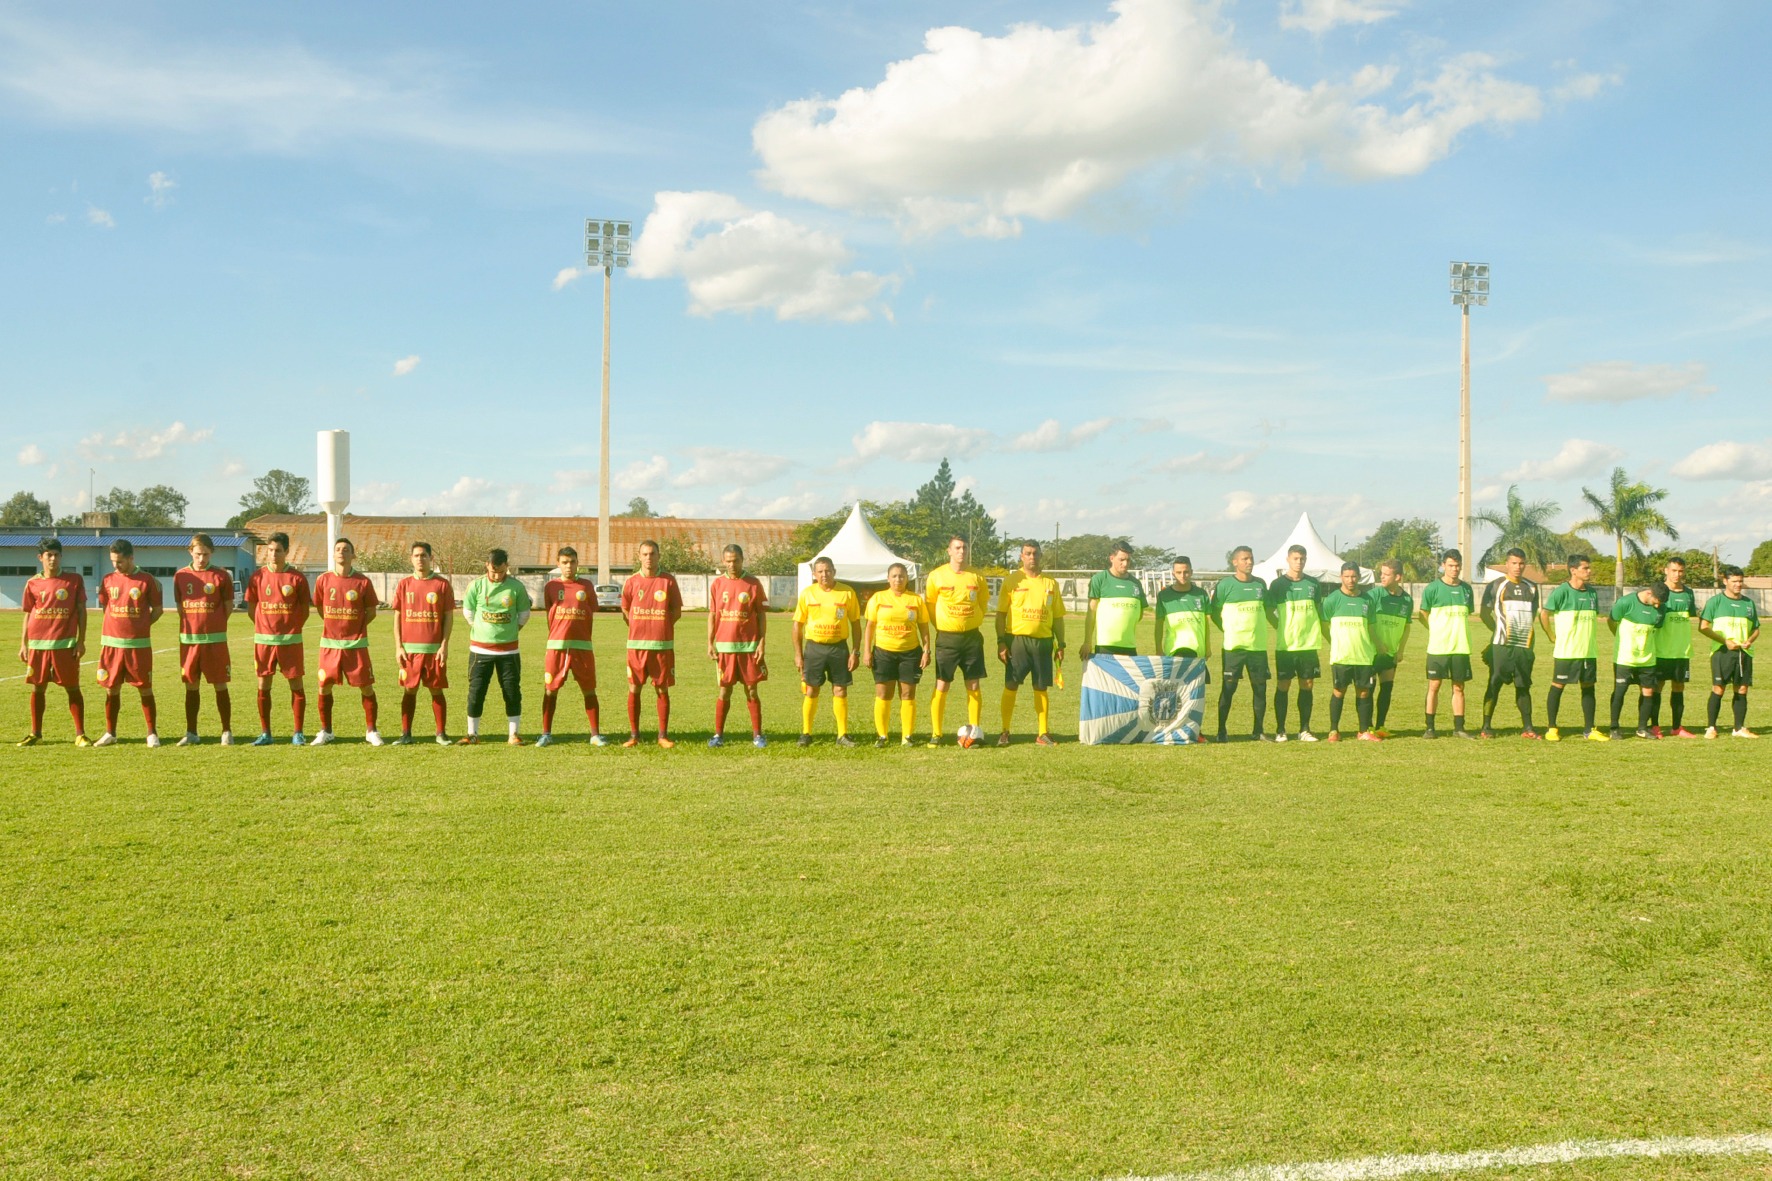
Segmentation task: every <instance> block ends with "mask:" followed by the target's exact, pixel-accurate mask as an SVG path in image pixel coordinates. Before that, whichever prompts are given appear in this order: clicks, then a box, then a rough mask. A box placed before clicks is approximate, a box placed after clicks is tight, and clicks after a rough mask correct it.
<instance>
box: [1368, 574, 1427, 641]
mask: <svg viewBox="0 0 1772 1181" xmlns="http://www.w3.org/2000/svg"><path fill="white" fill-rule="evenodd" d="M1366 597H1367V598H1368V599H1371V600H1372V609H1373V610H1374V611H1376V612H1377V614H1376V615H1375V616H1373V619H1372V624H1373V632H1374V633H1375V636H1374V638H1375V639H1376V640H1377V641H1378V654H1379V655H1380V656H1395V655H1396V654H1397V653H1399V652H1401V651H1402V650H1403V641H1404V640H1406V639H1408V638H1409V621H1410V618H1411V617H1412V616H1414V614H1415V597H1414V596H1413V595H1411V594H1410V593H1409V592H1408V591H1406V590H1403V589H1402V588H1400V587H1399V588H1398V589H1396V590H1394V591H1388V590H1385V589H1384V588H1383V587H1382V586H1375V587H1373V588H1372V589H1371V590H1369V591H1367V592H1366Z"/></svg>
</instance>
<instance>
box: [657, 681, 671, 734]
mask: <svg viewBox="0 0 1772 1181" xmlns="http://www.w3.org/2000/svg"><path fill="white" fill-rule="evenodd" d="M655 696H656V697H657V701H656V703H655V704H656V705H657V706H658V736H659V737H660V738H663V737H664V736H665V735H666V734H667V733H668V732H669V731H670V728H671V695H670V694H669V693H666V692H665V691H664V690H663V689H659V690H657V691H656V693H655Z"/></svg>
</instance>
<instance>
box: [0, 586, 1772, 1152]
mask: <svg viewBox="0 0 1772 1181" xmlns="http://www.w3.org/2000/svg"><path fill="white" fill-rule="evenodd" d="M773 622H774V623H775V626H776V627H777V629H778V632H777V638H778V641H785V639H786V628H785V625H784V624H783V622H782V621H781V619H780V617H777V618H776V620H774V621H773ZM684 626H685V628H686V629H687V630H688V631H689V632H690V634H697V635H698V634H700V630H699V629H700V628H701V627H702V626H703V622H702V618H701V617H699V616H692V617H691V618H690V620H689V621H687V622H686V624H685V625H684ZM17 627H18V622H17V616H4V617H0V643H4V644H5V645H6V646H7V648H8V649H9V650H10V649H11V648H12V647H13V646H15V645H16V636H17ZM162 630H163V631H165V630H166V629H165V628H164V626H163V628H162ZM618 633H619V627H618V626H617V627H610V626H609V625H608V623H607V622H605V623H604V624H603V625H602V638H603V640H604V641H605V646H604V648H603V651H602V653H601V658H602V661H603V670H604V679H605V682H606V684H607V685H608V687H609V688H610V689H611V690H612V691H609V692H606V694H605V703H604V716H605V719H606V721H605V729H606V730H609V731H615V730H618V729H620V728H621V722H620V719H621V709H622V692H621V688H620V680H619V676H620V673H619V670H620V663H619V651H618V649H617V648H616V647H615V641H616V638H617V635H618ZM167 634H168V635H169V636H170V632H169V631H168V632H167ZM244 638H245V633H244V631H243V630H239V629H238V628H237V632H236V642H237V647H236V665H237V669H239V668H244V667H245V665H244V663H243V662H244V661H245V659H246V648H245V645H244ZM538 638H539V637H537V636H535V635H531V636H530V637H529V639H530V642H531V643H532V644H533V643H535V642H537V640H538ZM688 651H689V652H693V651H695V649H694V648H693V647H692V646H690V647H689V648H688ZM377 656H378V658H385V654H384V653H383V652H382V651H380V650H378V651H377ZM786 657H787V651H786V646H785V643H783V644H781V645H780V646H779V647H778V648H777V651H776V657H775V659H774V661H773V662H772V663H773V664H774V668H775V675H776V677H777V678H778V679H777V680H775V681H772V682H770V683H769V686H768V694H767V701H766V721H768V723H769V724H770V727H771V730H772V736H773V737H774V739H775V744H774V745H773V746H772V747H771V749H770V750H768V751H761V752H760V751H754V750H751V749H750V748H749V747H748V746H744V747H737V748H733V749H728V750H725V751H718V752H716V751H709V750H706V749H705V748H704V747H702V746H701V745H700V742H699V738H700V737H701V736H705V733H706V729H707V726H708V722H709V719H710V716H711V697H712V674H711V666H710V665H707V664H706V663H705V662H704V661H702V660H700V659H692V658H690V657H689V655H688V654H687V653H686V654H685V658H684V667H683V669H682V681H683V684H681V685H680V686H679V689H678V691H677V693H676V695H675V696H676V698H677V708H676V718H677V719H678V724H677V729H678V730H679V732H680V736H682V737H686V738H688V739H689V741H688V742H686V743H685V744H684V745H683V746H682V747H680V748H679V749H678V750H675V751H670V752H664V751H659V750H657V749H655V748H650V747H648V748H643V749H641V750H638V751H621V750H615V749H611V750H594V749H592V748H590V747H589V746H587V745H585V744H584V743H582V742H576V741H575V742H572V743H569V744H566V745H562V746H559V747H556V748H553V749H548V750H537V749H535V748H533V747H527V748H523V749H509V748H506V747H503V746H498V745H493V746H482V747H479V748H475V749H443V748H438V747H434V746H420V747H416V748H399V749H390V750H371V749H369V748H367V747H365V746H363V745H361V744H360V743H355V742H353V743H350V744H347V745H341V746H337V747H333V748H329V749H323V750H299V751H298V750H290V749H289V748H287V747H286V746H284V747H279V748H277V749H275V750H254V749H234V750H224V749H222V748H220V747H217V746H214V745H209V746H204V747H201V748H199V749H196V750H173V749H165V750H160V751H147V750H145V749H143V748H142V746H141V745H140V742H139V736H140V733H141V729H140V727H141V721H140V716H139V713H138V712H136V711H135V709H134V705H133V695H132V694H129V691H126V700H127V702H128V704H127V705H126V709H125V711H124V719H125V724H124V726H123V727H122V732H123V735H124V737H125V739H126V741H125V743H124V744H123V745H122V746H120V747H117V748H114V749H110V750H99V751H78V750H74V749H72V748H71V747H70V746H68V745H67V744H66V741H65V740H66V738H67V729H68V727H67V719H66V714H65V713H64V712H62V711H61V709H60V706H59V704H58V703H56V702H55V701H54V699H52V707H51V712H50V720H49V727H48V729H49V732H50V736H51V738H52V739H53V740H54V741H53V743H52V744H50V745H46V746H44V747H39V748H35V749H32V750H26V751H18V750H13V749H10V748H8V749H6V750H5V751H4V752H3V753H0V1173H3V1174H5V1175H8V1176H12V1175H17V1176H64V1175H79V1176H101V1177H136V1176H143V1177H145V1176H156V1177H158V1176H200V1177H208V1176H262V1177H282V1176H319V1177H327V1176H357V1175H365V1174H374V1175H379V1176H411V1177H437V1176H523V1177H529V1176H550V1177H585V1176H609V1177H632V1176H645V1175H658V1176H671V1177H698V1178H700V1177H709V1178H713V1177H722V1178H724V1177H758V1178H762V1177H805V1176H816V1177H856V1178H861V1177H881V1176H891V1177H919V1178H920V1177H931V1178H933V1177H1029V1178H1034V1177H1039V1178H1080V1179H1081V1178H1093V1177H1103V1176H1110V1175H1115V1174H1123V1173H1127V1172H1135V1173H1146V1174H1149V1173H1164V1172H1170V1171H1186V1170H1193V1169H1201V1168H1208V1167H1215V1166H1221V1165H1231V1164H1241V1163H1252V1162H1268V1161H1273V1162H1280V1161H1296V1160H1309V1159H1323V1158H1334V1157H1341V1156H1350V1155H1365V1154H1371V1153H1384V1152H1419V1151H1435V1150H1449V1151H1457V1150H1464V1149H1470V1148H1480V1147H1496V1146H1504V1145H1510V1144H1524V1143H1538V1142H1543V1141H1551V1140H1560V1139H1565V1138H1570V1137H1580V1138H1603V1137H1613V1136H1655V1135H1689V1134H1721V1133H1729V1132H1739V1131H1756V1130H1762V1129H1764V1128H1766V1127H1767V1126H1768V1125H1772V1117H1768V1115H1767V1113H1768V1111H1772V1059H1769V1057H1768V1055H1769V1051H1772V1032H1769V1031H1772V1011H1769V1010H1772V1002H1769V997H1772V876H1769V875H1768V872H1767V870H1768V857H1767V841H1766V833H1767V832H1768V831H1769V830H1772V823H1769V822H1772V798H1769V795H1768V791H1767V787H1766V784H1767V782H1768V774H1767V771H1768V769H1769V767H1772V753H1769V752H1768V751H1766V750H1765V748H1764V747H1763V746H1761V745H1758V744H1749V743H1744V742H1733V741H1727V740H1725V741H1719V742H1713V743H1706V742H1682V743H1675V742H1662V743H1658V744H1657V743H1638V742H1626V743H1622V744H1613V745H1609V746H1600V745H1597V744H1596V745H1589V744H1569V743H1565V744H1563V745H1561V746H1556V747H1550V746H1545V745H1543V744H1536V743H1525V742H1520V741H1518V740H1517V739H1510V740H1502V741H1497V742H1494V743H1487V744H1476V743H1456V744H1455V743H1451V742H1440V743H1437V744H1428V743H1423V742H1419V741H1397V742H1392V743H1388V744H1383V745H1380V746H1377V747H1371V746H1366V745H1363V744H1362V745H1357V746H1356V745H1351V744H1348V745H1343V746H1341V747H1339V748H1331V747H1326V746H1321V745H1319V746H1316V747H1302V746H1297V745H1292V746H1286V747H1267V746H1255V745H1251V744H1247V743H1240V744H1236V745H1232V746H1228V747H1202V748H1194V749H1161V750H1159V749H1132V748H1117V749H1111V750H1099V749H1090V748H1084V747H1080V746H1077V745H1075V744H1066V745H1064V746H1061V747H1060V748H1058V749H1056V750H1037V749H1034V748H1033V747H1032V746H1031V745H1028V744H1026V743H1025V742H1024V743H1023V744H1021V745H1018V746H1017V747H1015V748H1012V749H1010V750H1008V751H997V750H994V749H991V750H983V751H974V752H959V751H956V750H954V749H951V748H949V749H945V750H935V751H931V750H926V749H922V748H918V749H915V750H910V751H901V750H899V749H897V748H894V749H891V750H889V751H886V752H876V751H874V750H871V749H864V750H860V751H855V752H845V751H839V750H836V749H834V748H833V747H831V746H830V745H829V744H828V742H827V743H823V744H821V745H819V746H817V747H814V748H813V749H812V750H810V751H800V750H797V749H795V748H794V747H793V746H792V744H791V742H786V741H783V740H784V739H786V738H787V737H788V736H789V735H790V733H791V732H792V731H794V730H796V729H797V703H796V700H795V698H794V696H793V685H792V681H791V669H792V666H791V662H790V661H789V660H788V659H787V658H786ZM160 660H161V664H160V668H161V674H162V677H161V681H162V692H163V694H164V699H163V702H162V713H163V722H162V727H161V729H162V731H163V733H167V734H175V733H176V732H177V730H178V728H179V722H180V717H181V694H180V692H179V689H178V687H177V685H176V679H175V677H176V674H175V671H174V669H173V667H172V665H171V663H170V661H171V654H169V653H168V654H164V655H163V656H162V657H161V658H160ZM1409 663H1410V665H1411V666H1412V667H1410V668H1409V669H1408V670H1407V672H1406V674H1405V677H1404V678H1403V680H1402V682H1401V683H1400V685H1399V690H1398V699H1397V700H1398V704H1397V706H1396V708H1395V716H1394V718H1393V728H1398V727H1397V726H1396V725H1395V723H1397V722H1402V723H1403V727H1402V728H1408V729H1413V728H1416V727H1418V726H1419V712H1420V711H1419V701H1420V693H1421V684H1420V678H1419V671H1418V670H1417V669H1416V668H1415V667H1413V666H1415V665H1417V664H1418V663H1419V662H1418V661H1417V660H1411V661H1410V662H1409ZM539 664H540V659H539V651H532V652H531V653H530V654H529V678H528V679H529V685H530V686H533V685H534V684H535V683H536V682H537V681H538V680H539V674H540V668H539ZM383 671H384V675H385V674H386V672H387V670H386V669H385V668H384V670H383ZM464 672H465V662H463V663H458V664H457V666H456V673H457V676H458V678H459V677H460V676H461V675H462V674H463V673H464ZM0 675H15V674H14V673H13V672H12V671H11V670H0ZM1072 675H1073V680H1072V689H1071V691H1070V692H1067V693H1061V694H1059V695H1058V697H1057V701H1056V704H1055V710H1056V720H1057V721H1058V722H1059V729H1060V731H1061V733H1064V734H1073V733H1074V731H1075V720H1074V712H1075V679H1074V677H1075V670H1074V668H1073V669H1072ZM863 682H864V684H865V682H866V678H865V677H864V678H863ZM997 684H998V682H997V681H996V680H994V679H993V681H992V682H990V683H989V684H988V685H987V712H986V719H985V722H986V728H987V730H991V729H994V724H993V719H994V707H995V696H996V685H997ZM88 685H89V686H92V685H93V682H92V681H91V680H90V679H89V680H88ZM1602 688H1604V686H1603V687H1602ZM863 692H864V693H865V689H864V691H863ZM24 693H25V690H24V686H23V683H22V682H21V681H7V682H0V719H5V720H7V721H8V722H9V723H11V724H13V725H14V726H15V727H16V728H17V729H18V730H19V731H20V732H21V733H22V729H23V721H24ZM236 695H237V698H238V700H237V702H236V711H237V714H238V715H239V716H240V717H242V718H243V719H249V718H250V711H251V696H252V694H251V687H250V680H249V679H247V678H242V679H240V680H238V681H237V682H236ZM310 695H312V681H311V678H310ZM394 697H395V694H394V693H393V692H390V693H389V698H390V700H388V701H386V702H384V710H390V711H391V709H392V707H393V705H394ZM494 697H495V699H496V692H495V695H494ZM1537 697H1538V700H1539V702H1540V705H1541V706H1542V700H1543V694H1542V689H1541V690H1540V691H1539V692H1538V694H1537ZM88 698H89V704H90V708H91V709H92V710H93V711H94V714H93V716H94V719H95V721H96V717H97V714H96V709H97V700H98V694H97V693H96V691H95V690H94V689H92V688H89V691H88ZM1326 698H1327V693H1326V692H1320V693H1319V704H1318V707H1317V712H1318V719H1319V721H1318V726H1319V728H1321V725H1322V719H1323V718H1324V717H1325V716H1326ZM563 701H565V702H575V698H574V697H573V695H572V691H569V692H568V694H566V695H565V696H564V697H563ZM1693 701H1694V703H1695V706H1694V708H1695V709H1696V708H1699V707H1700V706H1701V695H1700V694H1699V693H1694V694H1693ZM461 702H462V690H461V688H460V687H459V684H458V687H457V689H456V690H455V691H454V694H453V699H452V706H453V709H452V714H453V718H452V726H453V727H454V728H459V724H460V723H459V719H460V716H461V713H462V704H461ZM856 705H857V708H856V711H855V721H856V725H857V728H858V729H861V730H864V731H865V730H866V729H867V728H868V725H869V719H870V715H869V713H868V710H867V703H866V701H865V699H864V698H863V697H858V699H857V702H856ZM1577 706H1578V703H1577V702H1576V701H1575V699H1574V698H1573V697H1572V698H1571V699H1570V700H1569V701H1568V702H1567V703H1566V704H1565V720H1567V719H1568V718H1569V717H1570V716H1571V713H1572V711H1574V710H1575V709H1576V708H1577ZM340 707H341V708H340V710H339V715H338V716H339V721H340V725H339V730H340V732H341V733H343V734H345V735H347V736H349V735H357V734H360V733H361V727H362V719H361V714H360V713H359V712H358V711H357V709H356V705H355V700H354V695H353V694H352V693H350V691H348V690H346V691H341V701H340ZM277 709H278V726H279V728H280V729H284V730H286V728H287V721H286V719H287V704H286V698H285V696H284V695H283V693H282V692H281V691H279V695H278V704H277ZM538 709H539V698H538V697H535V698H532V699H531V702H530V703H529V704H528V705H527V706H526V711H525V712H526V716H527V717H528V718H529V719H531V721H530V723H529V728H530V729H531V731H533V729H534V721H533V719H534V718H535V717H536V715H537V712H538ZM498 712H499V711H498V708H497V706H496V705H494V706H492V707H491V708H490V709H489V710H488V713H489V714H490V715H492V716H494V717H496V716H497V715H498ZM1350 712H1351V711H1350ZM734 713H735V719H734V720H735V722H736V729H737V730H739V731H741V732H742V730H743V729H744V722H743V716H744V715H743V712H742V710H741V709H735V711H734ZM959 713H960V703H959V702H958V701H956V702H951V703H950V706H949V714H950V716H949V726H950V729H951V727H952V726H953V725H954V724H955V723H956V722H957V721H958V718H959ZM1755 714H1756V718H1759V717H1763V711H1762V710H1761V709H1759V708H1756V710H1755ZM645 716H646V717H648V718H649V717H650V701H648V703H647V709H646V711H645ZM828 716H829V715H828V706H827V711H826V712H825V713H824V714H823V715H821V722H820V725H821V728H822V729H824V730H826V731H827V732H828V726H829V722H828ZM1021 716H1022V719H1023V720H1024V727H1025V723H1026V721H1027V720H1028V719H1029V718H1030V716H1031V715H1030V714H1029V712H1028V708H1027V705H1026V703H1024V704H1023V710H1022V715H1021ZM1503 719H1504V721H1507V722H1508V723H1510V724H1511V719H1512V710H1511V705H1510V706H1507V707H1504V710H1503ZM894 724H895V725H896V718H895V721H894ZM205 725H206V727H207V728H209V730H210V731H211V732H212V733H213V729H214V722H213V719H210V720H207V721H206V722H205ZM97 728H98V727H97V726H96V725H95V726H94V729H95V730H96V729H97ZM312 728H313V725H312V723H310V730H311V729H312ZM583 728H584V722H583V717H582V715H581V714H577V711H576V708H572V709H563V710H562V711H561V725H560V726H559V727H558V729H559V730H560V731H561V732H563V733H578V734H582V732H583ZM1244 728H1245V729H1246V724H1244ZM240 729H241V730H242V731H243V732H246V731H250V730H251V729H253V726H251V725H250V724H246V725H241V726H240ZM384 729H386V730H392V729H394V726H393V725H392V722H391V721H390V722H387V723H384ZM418 730H419V733H420V734H421V735H422V734H425V733H428V731H429V717H428V711H426V710H425V709H424V708H423V706H422V704H421V719H420V723H419V726H418ZM697 731H699V732H700V734H699V735H698V734H697V733H696V732H697ZM1766 745H1772V743H1768V744H1766ZM1529 1172H1530V1175H1531V1176H1532V1177H1534V1178H1537V1177H1606V1178H1638V1177H1641V1178H1648V1177H1657V1178H1661V1177H1695V1178H1698V1177H1702V1178H1712V1177H1746V1176H1760V1177H1763V1176H1766V1175H1768V1171H1767V1165H1766V1162H1765V1161H1763V1160H1761V1161H1752V1160H1743V1161H1701V1162H1686V1163H1674V1164H1670V1163H1668V1162H1612V1163H1606V1164H1585V1165H1581V1166H1568V1167H1565V1168H1560V1169H1545V1170H1531V1171H1529ZM1522 1175H1523V1174H1522Z"/></svg>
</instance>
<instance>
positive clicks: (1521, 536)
mask: <svg viewBox="0 0 1772 1181" xmlns="http://www.w3.org/2000/svg"><path fill="white" fill-rule="evenodd" d="M1561 511H1562V507H1561V506H1560V505H1558V504H1557V502H1556V501H1554V500H1534V501H1532V502H1531V503H1530V504H1528V503H1527V502H1526V501H1524V500H1521V499H1520V486H1519V485H1518V484H1509V485H1508V488H1507V509H1506V511H1505V512H1499V513H1498V512H1496V511H1495V510H1494V509H1484V510H1483V511H1482V512H1480V513H1472V514H1471V520H1472V521H1474V522H1476V523H1477V524H1481V525H1488V526H1489V527H1490V528H1492V529H1497V530H1499V531H1500V533H1501V536H1500V537H1497V538H1496V539H1495V542H1494V544H1492V545H1491V546H1490V547H1489V548H1488V549H1486V550H1484V551H1483V556H1482V558H1480V559H1479V561H1480V562H1481V563H1482V564H1483V565H1485V566H1487V565H1489V564H1490V563H1492V562H1498V561H1500V560H1501V556H1502V555H1503V554H1505V553H1506V552H1507V551H1508V550H1510V549H1513V548H1515V547H1518V548H1519V549H1521V550H1523V551H1525V554H1526V560H1527V561H1528V562H1532V563H1534V564H1536V565H1537V566H1538V568H1539V569H1541V570H1542V569H1544V567H1545V566H1546V565H1547V564H1548V563H1550V562H1552V561H1554V560H1556V558H1557V557H1558V556H1559V555H1558V552H1557V533H1556V530H1554V529H1552V528H1551V527H1550V522H1551V519H1552V518H1554V517H1555V516H1556V515H1557V514H1558V513H1559V512H1561Z"/></svg>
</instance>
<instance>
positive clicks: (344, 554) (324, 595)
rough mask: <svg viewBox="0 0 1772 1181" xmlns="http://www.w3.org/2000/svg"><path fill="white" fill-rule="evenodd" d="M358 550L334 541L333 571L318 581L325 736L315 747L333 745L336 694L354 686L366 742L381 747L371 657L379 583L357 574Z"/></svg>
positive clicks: (348, 543) (316, 599) (346, 542)
mask: <svg viewBox="0 0 1772 1181" xmlns="http://www.w3.org/2000/svg"><path fill="white" fill-rule="evenodd" d="M356 561H357V547H356V546H355V545H354V544H352V542H351V539H350V538H348V537H341V538H339V539H338V540H337V541H335V542H333V543H332V569H330V570H328V571H327V572H326V573H324V574H322V575H321V576H320V577H318V578H316V579H315V580H314V605H315V606H316V607H318V608H319V610H320V732H319V733H318V734H316V735H314V745H315V746H325V745H326V744H327V743H328V742H331V741H333V737H334V735H333V733H332V690H333V688H334V687H335V686H337V685H339V684H341V683H342V684H346V685H350V686H351V687H352V688H354V689H360V690H362V693H363V741H365V742H367V743H368V744H369V745H370V746H380V745H381V744H382V743H381V731H379V730H377V729H376V728H375V715H376V709H377V702H376V700H375V662H374V661H373V660H371V659H370V656H369V625H370V623H371V622H373V621H374V619H375V610H376V608H377V607H380V606H381V600H380V599H379V598H378V597H377V596H376V593H375V584H374V583H372V582H370V581H369V579H368V578H367V577H366V576H364V575H362V574H359V573H357V567H356Z"/></svg>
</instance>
